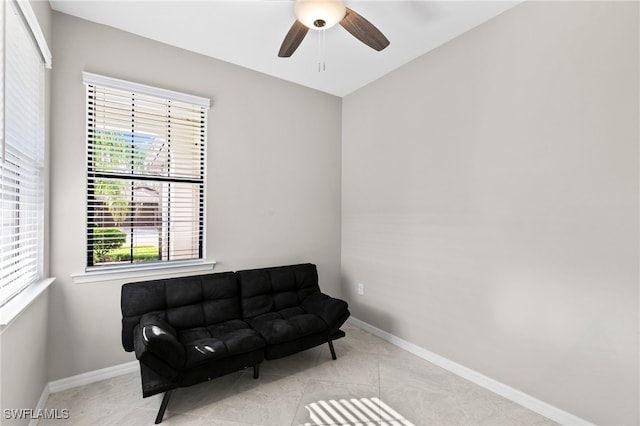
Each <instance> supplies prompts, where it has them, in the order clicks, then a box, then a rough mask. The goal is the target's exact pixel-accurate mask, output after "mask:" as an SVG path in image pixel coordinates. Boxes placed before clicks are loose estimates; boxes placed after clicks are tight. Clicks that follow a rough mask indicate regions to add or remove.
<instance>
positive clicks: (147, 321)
mask: <svg viewBox="0 0 640 426" xmlns="http://www.w3.org/2000/svg"><path fill="white" fill-rule="evenodd" d="M177 336H178V334H177V333H176V330H175V329H174V328H173V327H172V326H171V325H170V324H169V323H167V322H166V321H165V320H164V319H163V317H162V315H161V314H160V313H156V312H150V313H147V314H144V315H143V316H142V318H140V324H139V325H138V326H137V327H136V329H135V336H134V343H135V350H136V358H138V359H139V360H141V361H143V360H144V358H145V355H146V353H147V352H151V353H152V354H154V355H155V356H156V357H158V358H160V359H161V360H162V361H164V362H166V363H167V364H169V365H170V366H171V367H173V368H177V369H179V368H181V367H183V366H184V364H185V358H186V357H185V349H184V346H183V345H182V343H180V342H179V341H178V337H177Z"/></svg>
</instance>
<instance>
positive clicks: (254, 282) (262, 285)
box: [236, 263, 320, 318]
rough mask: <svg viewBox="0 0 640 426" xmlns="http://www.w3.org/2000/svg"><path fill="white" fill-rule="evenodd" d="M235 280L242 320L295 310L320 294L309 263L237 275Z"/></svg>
mask: <svg viewBox="0 0 640 426" xmlns="http://www.w3.org/2000/svg"><path fill="white" fill-rule="evenodd" d="M236 276H237V277H238V283H239V284H240V300H241V305H242V317H243V318H253V317H255V316H257V315H262V314H266V313H268V312H274V311H279V310H282V309H286V308H291V307H294V306H298V305H299V304H300V302H302V300H304V299H305V298H306V297H307V296H308V295H310V294H311V293H315V292H318V291H320V288H319V287H318V271H317V269H316V265H313V264H311V263H305V264H301V265H291V266H278V267H273V268H262V269H250V270H245V271H238V272H236Z"/></svg>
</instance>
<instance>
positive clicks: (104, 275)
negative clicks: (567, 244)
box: [72, 71, 215, 283]
mask: <svg viewBox="0 0 640 426" xmlns="http://www.w3.org/2000/svg"><path fill="white" fill-rule="evenodd" d="M82 79H83V83H84V84H85V85H87V86H88V87H89V86H91V87H104V88H108V89H117V90H122V91H126V92H128V93H135V94H137V95H148V96H154V97H158V98H162V99H165V100H170V101H178V102H184V103H189V104H191V105H194V106H197V107H201V108H203V110H204V114H205V117H204V127H205V129H204V154H203V155H204V158H203V162H204V164H203V166H204V183H205V184H206V126H207V124H206V121H207V119H206V112H207V110H208V109H209V108H210V106H211V102H210V100H209V99H207V98H203V97H199V96H193V95H189V94H185V93H180V92H175V91H171V90H166V89H162V88H157V87H153V86H148V85H145V84H140V83H134V82H130V81H126V80H120V79H116V78H112V77H107V76H103V75H99V74H94V73H90V72H86V71H85V72H83V76H82ZM87 99H88V98H87ZM87 111H89V104H88V100H87ZM87 123H88V121H87ZM88 126H89V123H88ZM89 144H90V142H89V140H88V141H87V149H88V151H87V159H88V160H89ZM90 170H91V166H90V165H89V163H88V165H87V172H88V173H89V172H90ZM89 183H90V177H89V175H88V176H87V185H89ZM87 188H89V186H88V187H87ZM202 197H203V199H202V203H203V204H202V205H203V209H206V189H205V190H204V191H203V195H202ZM202 216H203V217H202V224H203V230H202V243H201V244H202V245H201V251H202V255H201V256H200V258H199V259H193V260H182V261H164V260H160V261H157V262H152V263H129V264H114V265H100V266H90V259H89V256H90V255H91V254H89V252H90V241H89V228H90V225H91V224H89V221H88V222H87V233H86V235H87V242H86V246H87V251H88V256H87V257H88V258H87V267H86V268H85V272H84V273H81V274H75V275H72V277H73V279H74V281H75V282H76V283H87V282H97V281H106V280H114V279H122V278H127V279H130V278H139V277H149V276H155V275H163V274H166V273H184V272H206V271H210V270H211V269H213V266H214V265H215V262H213V261H205V259H206V250H205V247H206V212H203V213H202ZM87 219H89V207H88V208H87Z"/></svg>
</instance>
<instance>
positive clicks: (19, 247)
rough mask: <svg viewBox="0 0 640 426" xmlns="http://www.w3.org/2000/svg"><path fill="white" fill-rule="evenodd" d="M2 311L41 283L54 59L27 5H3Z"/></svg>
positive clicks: (0, 143)
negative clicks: (47, 87)
mask: <svg viewBox="0 0 640 426" xmlns="http://www.w3.org/2000/svg"><path fill="white" fill-rule="evenodd" d="M0 11H1V12H0V15H1V16H0V20H1V21H2V22H3V25H2V28H1V31H0V33H1V36H2V40H0V48H2V51H0V55H2V57H3V58H4V60H3V61H2V68H1V69H0V72H1V78H0V82H1V85H2V90H1V92H0V93H1V96H2V100H1V102H0V307H3V306H5V305H6V304H7V303H8V302H9V301H11V300H12V299H13V298H14V297H16V296H17V295H18V294H19V293H20V292H21V291H22V290H24V289H26V288H27V287H29V286H30V285H31V284H33V283H35V282H37V281H40V280H42V278H43V264H44V260H43V259H44V253H43V251H44V248H43V240H44V120H45V116H44V67H45V65H46V66H50V61H51V54H50V53H49V50H48V48H47V46H46V43H45V41H44V37H43V35H42V32H41V30H40V28H39V26H38V24H37V20H36V18H35V15H34V14H33V10H32V9H31V7H30V6H29V4H28V2H26V3H23V2H14V1H4V2H2V4H0Z"/></svg>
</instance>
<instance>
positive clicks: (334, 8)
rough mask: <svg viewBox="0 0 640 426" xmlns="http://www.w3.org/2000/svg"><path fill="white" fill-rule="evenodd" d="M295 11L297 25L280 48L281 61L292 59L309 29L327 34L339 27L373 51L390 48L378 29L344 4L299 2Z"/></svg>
mask: <svg viewBox="0 0 640 426" xmlns="http://www.w3.org/2000/svg"><path fill="white" fill-rule="evenodd" d="M293 10H294V13H295V15H296V21H295V22H294V23H293V25H292V26H291V29H289V32H288V33H287V35H286V36H285V38H284V41H283V42H282V45H281V46H280V51H279V52H278V56H279V57H281V58H288V57H290V56H291V55H293V52H295V51H296V49H297V48H298V46H300V43H302V40H303V39H304V37H305V36H306V35H307V32H308V31H309V30H310V29H313V30H326V29H328V28H331V27H333V26H334V25H337V24H340V25H342V27H343V28H344V29H345V30H347V31H348V32H349V33H351V35H352V36H354V37H355V38H357V39H358V40H360V41H361V42H363V43H364V44H366V45H367V46H369V47H371V48H372V49H375V50H377V51H380V50H382V49H384V48H385V47H387V46H388V45H389V40H388V39H387V37H385V35H384V34H382V32H380V30H379V29H377V28H376V27H375V26H374V25H373V24H372V23H371V22H369V21H367V20H366V19H365V18H363V17H362V16H360V15H358V14H357V13H356V12H354V11H353V10H351V9H349V8H348V7H346V6H345V5H344V2H343V1H342V0H296V2H295V5H294V9H293Z"/></svg>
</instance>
